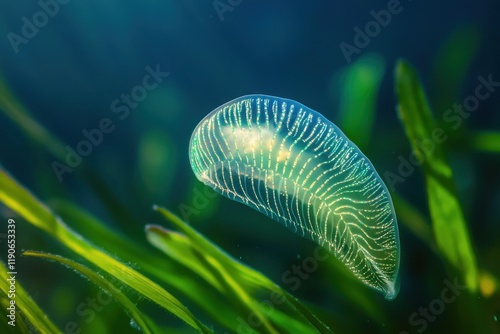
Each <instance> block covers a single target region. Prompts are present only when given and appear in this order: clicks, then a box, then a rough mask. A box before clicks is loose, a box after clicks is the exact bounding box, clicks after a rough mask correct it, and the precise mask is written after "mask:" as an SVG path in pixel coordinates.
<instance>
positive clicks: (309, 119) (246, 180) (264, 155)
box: [189, 95, 400, 299]
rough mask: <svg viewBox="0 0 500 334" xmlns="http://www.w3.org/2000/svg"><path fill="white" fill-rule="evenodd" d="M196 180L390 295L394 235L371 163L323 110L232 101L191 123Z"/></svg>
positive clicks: (268, 100)
mask: <svg viewBox="0 0 500 334" xmlns="http://www.w3.org/2000/svg"><path fill="white" fill-rule="evenodd" d="M189 157H190V163H191V167H192V169H193V172H194V173H195V175H196V177H197V178H198V179H199V180H200V181H201V182H203V183H205V184H206V185H208V186H210V187H211V188H213V189H214V190H215V191H217V192H218V193H220V194H222V195H223V196H225V197H228V198H230V199H233V200H236V201H238V202H241V203H243V204H246V205H248V206H250V207H252V208H254V209H256V210H258V211H259V212H261V213H263V214H265V215H266V216H268V217H270V218H272V219H274V220H276V221H278V222H280V223H282V224H283V225H285V226H286V227H288V228H289V229H291V230H292V231H293V232H295V233H297V234H299V235H301V236H303V237H306V238H309V239H311V240H313V241H314V242H316V243H317V244H319V245H321V246H323V247H324V248H326V249H328V250H329V251H330V252H331V253H332V254H334V255H335V256H336V257H337V258H338V259H339V260H340V261H341V262H342V263H343V264H344V265H346V266H347V267H348V268H349V269H350V271H351V272H352V273H353V274H354V276H355V277H357V278H358V279H359V280H361V281H362V282H363V283H365V284H366V285H368V286H370V287H372V288H374V289H376V290H378V291H380V292H382V293H384V295H385V298H386V299H394V298H395V297H396V296H397V294H398V290H399V281H398V271H399V256H400V255H399V234H398V227H397V220H396V215H395V212H394V207H393V204H392V200H391V197H390V194H389V192H388V190H387V187H386V186H385V184H384V183H383V181H382V179H381V178H380V176H379V175H378V173H377V172H376V170H375V168H374V167H373V165H372V163H371V162H370V161H369V160H368V158H367V157H366V156H365V155H364V154H363V153H362V152H361V151H360V150H359V148H358V147H357V146H356V145H355V144H354V143H353V142H351V141H350V140H349V139H348V138H347V137H346V136H345V135H344V133H342V131H341V130H340V129H339V128H338V127H337V126H336V125H334V124H333V123H332V122H330V121H329V120H328V119H326V118H325V117H324V116H323V115H321V114H320V113H318V112H316V111H314V110H312V109H310V108H308V107H306V106H304V105H302V104H300V103H298V102H295V101H292V100H288V99H283V98H279V97H273V96H266V95H247V96H242V97H240V98H237V99H234V100H232V101H230V102H228V103H226V104H224V105H222V106H220V107H219V108H217V109H215V110H214V111H212V112H211V113H209V114H208V115H207V116H206V117H205V118H203V120H202V121H201V122H200V123H199V124H198V125H197V127H196V128H195V130H194V132H193V134H192V137H191V142H190V147H189Z"/></svg>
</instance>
